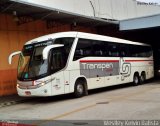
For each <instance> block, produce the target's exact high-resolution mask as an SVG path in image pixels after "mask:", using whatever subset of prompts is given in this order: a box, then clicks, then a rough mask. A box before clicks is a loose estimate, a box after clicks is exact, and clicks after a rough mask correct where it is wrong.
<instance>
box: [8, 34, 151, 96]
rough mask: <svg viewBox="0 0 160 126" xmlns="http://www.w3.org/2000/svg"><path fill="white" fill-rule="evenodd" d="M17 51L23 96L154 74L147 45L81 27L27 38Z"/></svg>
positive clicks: (136, 80)
mask: <svg viewBox="0 0 160 126" xmlns="http://www.w3.org/2000/svg"><path fill="white" fill-rule="evenodd" d="M17 54H19V55H20V57H19V63H18V70H17V71H18V77H17V91H18V94H19V95H20V96H54V95H60V94H67V93H74V95H75V96H76V97H81V96H83V95H87V94H88V90H90V89H95V88H101V87H106V86H111V85H118V84H124V83H129V82H133V84H134V85H138V84H140V83H143V82H144V81H145V80H147V79H150V78H152V77H153V76H154V70H153V55H152V49H151V47H150V46H149V45H147V44H142V43H138V42H132V41H127V40H123V39H118V38H113V37H107V36H101V35H95V34H88V33H82V32H61V33H55V34H50V35H46V36H42V37H39V38H36V39H33V40H31V41H28V42H27V43H26V44H25V45H24V47H23V49H22V51H18V52H15V53H12V54H11V55H10V56H9V63H10V64H11V61H12V57H13V56H14V55H17Z"/></svg>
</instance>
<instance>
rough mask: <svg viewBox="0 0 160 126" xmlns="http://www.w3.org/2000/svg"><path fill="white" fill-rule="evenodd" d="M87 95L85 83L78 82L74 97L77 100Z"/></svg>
mask: <svg viewBox="0 0 160 126" xmlns="http://www.w3.org/2000/svg"><path fill="white" fill-rule="evenodd" d="M85 93H86V91H85V86H84V82H83V81H81V80H77V81H76V83H75V87H74V96H75V97H76V98H80V97H82V96H84V95H85Z"/></svg>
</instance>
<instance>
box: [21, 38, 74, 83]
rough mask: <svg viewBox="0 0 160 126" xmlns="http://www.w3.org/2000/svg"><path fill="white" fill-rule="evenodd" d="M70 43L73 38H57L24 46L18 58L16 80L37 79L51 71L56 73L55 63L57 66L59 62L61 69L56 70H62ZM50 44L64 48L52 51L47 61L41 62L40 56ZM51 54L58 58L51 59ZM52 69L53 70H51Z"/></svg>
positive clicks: (41, 57)
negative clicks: (61, 45)
mask: <svg viewBox="0 0 160 126" xmlns="http://www.w3.org/2000/svg"><path fill="white" fill-rule="evenodd" d="M72 43H73V38H58V39H55V40H48V41H43V42H35V43H33V44H30V45H25V46H24V48H23V50H22V53H21V55H20V58H19V63H18V79H19V80H32V79H38V78H41V77H44V76H47V75H49V74H51V73H53V72H52V71H54V72H56V70H55V69H56V68H57V67H56V66H55V65H56V64H55V62H56V63H57V64H62V63H61V61H63V67H59V69H57V70H60V69H62V68H64V67H65V65H66V62H67V59H68V55H69V52H70V48H71V46H72ZM51 44H64V47H63V48H62V47H60V49H59V48H57V49H56V48H55V49H52V50H51V51H50V54H49V55H50V56H49V59H47V60H43V56H42V52H43V49H44V48H45V47H46V46H48V45H51ZM51 53H52V54H51ZM60 53H62V54H63V55H59V54H60ZM53 54H54V55H55V56H59V58H55V56H54V57H53V56H52V55H53ZM60 59H62V60H60ZM53 60H54V63H53ZM55 60H57V61H55ZM53 65H54V66H53ZM53 68H55V69H54V70H52V69H53ZM51 70H52V71H51Z"/></svg>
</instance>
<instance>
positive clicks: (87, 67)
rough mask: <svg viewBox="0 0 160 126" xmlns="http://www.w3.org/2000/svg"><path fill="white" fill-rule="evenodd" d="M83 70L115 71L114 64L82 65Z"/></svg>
mask: <svg viewBox="0 0 160 126" xmlns="http://www.w3.org/2000/svg"><path fill="white" fill-rule="evenodd" d="M82 66H83V68H82V69H101V70H102V71H103V70H104V69H105V70H106V69H113V64H112V63H95V64H94V63H90V64H88V63H82Z"/></svg>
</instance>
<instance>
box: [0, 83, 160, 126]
mask: <svg viewBox="0 0 160 126" xmlns="http://www.w3.org/2000/svg"><path fill="white" fill-rule="evenodd" d="M129 85H130V84H127V85H121V86H114V87H107V88H103V89H98V90H93V91H90V92H89V95H88V96H85V97H82V98H77V99H76V98H74V97H72V95H63V96H56V97H48V98H41V97H38V98H34V99H32V100H31V101H27V102H25V103H21V104H17V105H12V106H7V107H2V108H0V120H18V123H20V122H21V121H22V122H23V123H24V120H27V122H26V123H30V124H36V125H46V126H48V125H53V121H54V124H56V123H58V124H59V122H60V123H61V125H63V124H64V125H65V126H67V125H71V124H72V125H93V124H94V125H99V124H100V123H102V125H104V123H105V122H104V121H105V120H160V81H151V82H149V83H147V84H144V85H139V86H129ZM20 120H21V121H20ZM55 120H61V121H58V122H57V121H55ZM67 120H68V121H67ZM71 120H72V121H71ZM88 120H90V121H88ZM95 120H99V121H95ZM102 120H103V121H102ZM75 121H79V122H78V123H77V122H75ZM86 122H87V123H86ZM51 123H52V124H51ZM159 124H160V122H159Z"/></svg>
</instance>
